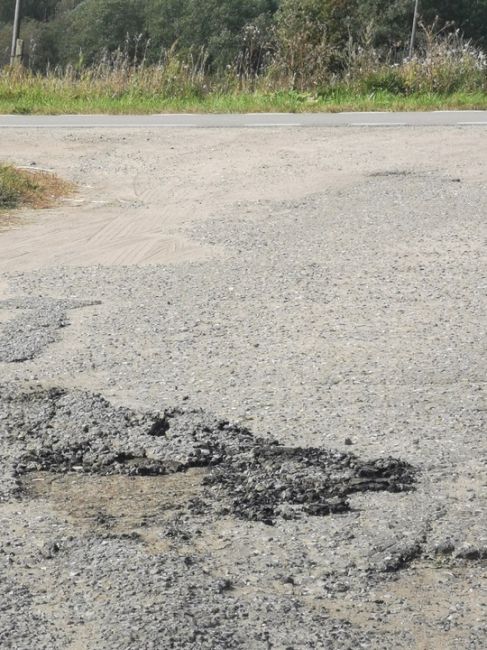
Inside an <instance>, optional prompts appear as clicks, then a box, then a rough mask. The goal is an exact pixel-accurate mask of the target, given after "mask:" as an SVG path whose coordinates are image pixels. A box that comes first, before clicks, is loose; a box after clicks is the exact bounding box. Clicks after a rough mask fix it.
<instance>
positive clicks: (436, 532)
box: [0, 126, 487, 650]
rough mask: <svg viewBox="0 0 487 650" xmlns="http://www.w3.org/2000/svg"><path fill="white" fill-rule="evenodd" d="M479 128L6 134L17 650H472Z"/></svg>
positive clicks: (6, 514)
mask: <svg viewBox="0 0 487 650" xmlns="http://www.w3.org/2000/svg"><path fill="white" fill-rule="evenodd" d="M479 134H480V132H479V131H478V130H475V131H474V130H469V129H467V128H455V127H452V128H450V129H448V130H446V129H441V128H432V129H415V128H409V129H398V128H395V127H392V126H391V127H389V128H388V129H384V130H382V129H378V128H375V129H368V128H365V127H363V128H361V129H340V130H329V129H303V130H301V129H299V128H295V129H286V128H282V129H280V130H279V132H278V133H277V132H276V131H274V130H273V129H260V130H259V131H257V130H255V131H254V130H251V131H249V130H246V131H240V130H238V129H232V130H226V131H224V132H223V131H219V130H218V129H215V130H209V131H206V130H204V129H201V130H194V131H192V132H191V133H189V132H187V131H185V130H184V129H177V130H174V131H169V130H168V131H164V132H162V131H157V132H154V131H151V130H147V131H144V132H142V131H140V130H139V131H137V132H134V131H131V130H124V129H122V130H119V131H117V132H116V133H115V132H112V131H110V130H103V131H97V130H86V131H82V132H77V131H69V130H67V131H62V132H60V131H57V130H55V129H53V130H50V131H49V132H47V131H32V133H31V136H30V137H29V139H28V140H27V139H26V138H25V134H24V133H23V132H20V131H16V130H15V129H12V130H8V131H5V133H4V134H3V135H2V150H3V151H6V152H8V151H12V152H16V153H15V155H16V161H15V162H16V163H18V164H19V165H25V166H29V165H30V164H31V163H32V162H33V161H35V162H36V163H37V165H39V166H42V167H45V168H49V169H53V170H54V171H55V172H56V173H58V174H60V175H61V176H63V177H66V178H69V179H71V180H73V181H74V182H76V183H77V184H78V187H79V193H78V195H77V196H76V197H72V198H70V199H69V201H66V202H65V203H63V205H62V206H60V207H58V208H54V209H49V210H47V211H44V212H42V214H38V213H34V214H30V213H29V214H25V215H22V217H21V218H19V220H18V221H17V220H16V222H15V227H13V228H10V229H9V230H4V231H2V233H1V236H0V298H1V299H0V647H1V648H2V650H3V648H6V649H9V650H10V649H11V650H32V648H36V649H37V648H39V649H43V650H44V649H45V650H100V649H103V650H146V649H147V650H148V649H151V648H153V649H154V650H159V649H160V648H174V649H177V650H186V649H188V648H191V649H193V648H194V649H195V650H215V649H217V650H228V649H232V650H233V649H234V648H235V649H238V650H290V649H293V650H315V649H317V650H322V649H324V650H352V649H353V650H355V649H356V648H365V649H370V650H391V649H392V650H396V649H397V650H411V649H419V650H458V649H459V648H462V649H463V648H466V649H467V650H483V648H484V646H485V638H487V626H486V621H487V616H486V612H487V594H486V588H485V585H486V584H487V536H486V531H487V498H486V486H487V448H486V437H485V431H486V413H487V410H486V399H485V397H486V387H487V385H486V383H485V376H486V371H487V367H486V358H487V357H486V355H485V309H484V306H485V300H484V297H485V277H486V267H485V249H484V242H485V238H486V230H485V225H486V223H485V205H486V204H487V196H486V185H485V159H486V156H487V153H486V146H485V144H486V141H485V140H482V138H481V137H479ZM141 136H142V138H141ZM452 151H454V152H455V155H454V156H452V153H451V152H452Z"/></svg>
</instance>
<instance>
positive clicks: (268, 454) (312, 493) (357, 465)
mask: <svg viewBox="0 0 487 650" xmlns="http://www.w3.org/2000/svg"><path fill="white" fill-rule="evenodd" d="M413 480H414V471H413V469H412V467H411V466H410V465H408V464H407V463H404V462H403V461H400V460H396V459H394V458H384V459H379V460H374V461H362V460H360V459H359V458H357V456H355V455H353V454H344V453H341V452H336V451H331V450H328V449H323V448H313V447H309V448H304V449H303V448H299V447H282V446H279V445H277V444H268V443H267V444H266V443H264V444H262V443H261V444H256V445H255V446H253V447H252V449H250V450H248V451H244V452H238V453H234V454H228V455H225V457H224V459H223V460H222V462H221V463H220V464H218V465H217V466H215V467H213V468H212V471H211V472H210V473H209V475H208V477H207V478H206V481H205V482H206V484H207V485H210V486H212V487H214V488H216V489H221V490H223V492H224V493H226V494H227V495H228V496H229V497H230V498H231V511H232V512H233V513H234V514H236V515H238V516H241V517H243V518H245V519H253V520H260V521H264V522H266V523H272V522H273V520H274V518H275V517H276V516H281V517H284V518H294V517H295V516H297V515H298V514H299V513H301V512H302V513H305V514H308V515H328V514H331V513H339V512H344V511H346V510H348V509H349V503H348V500H347V495H349V494H352V493H354V492H367V491H378V490H387V491H389V492H400V491H404V490H407V489H410V488H411V485H412V483H413Z"/></svg>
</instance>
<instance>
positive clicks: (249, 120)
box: [0, 111, 487, 129]
mask: <svg viewBox="0 0 487 650" xmlns="http://www.w3.org/2000/svg"><path fill="white" fill-rule="evenodd" d="M332 126H345V127H347V126H348V127H351V126H357V127H362V126H363V127H394V126H430V127H434V126H469V127H475V126H480V127H486V126H487V111H434V112H427V113H423V112H413V113H390V112H387V113H379V112H373V113H249V114H243V115H242V114H230V115H228V114H225V115H214V114H204V115H201V114H196V115H194V114H164V115H47V116H41V115H0V128H22V129H26V128H69V129H78V128H151V129H152V128H178V127H184V128H245V127H248V128H259V127H263V128H266V127H332Z"/></svg>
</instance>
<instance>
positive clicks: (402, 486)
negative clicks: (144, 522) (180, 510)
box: [0, 385, 415, 524]
mask: <svg viewBox="0 0 487 650" xmlns="http://www.w3.org/2000/svg"><path fill="white" fill-rule="evenodd" d="M0 389H1V395H2V400H1V403H0V405H1V408H2V412H0V422H3V423H4V424H3V427H4V428H5V431H4V432H3V433H4V435H5V436H6V439H7V443H8V445H9V446H8V450H9V457H7V458H3V464H4V467H3V471H4V472H7V473H8V472H9V471H10V475H11V477H12V480H13V481H14V482H15V487H16V490H17V493H18V494H22V493H23V491H25V485H26V480H28V481H29V483H28V486H29V488H28V489H29V490H33V489H37V490H39V489H41V487H42V483H43V480H42V477H43V476H44V477H45V484H44V488H49V489H50V490H61V492H62V490H63V489H65V490H68V492H71V493H72V492H73V491H76V490H80V491H81V492H82V491H83V485H82V483H83V481H85V479H86V480H88V479H87V478H86V477H91V478H90V479H89V480H90V481H93V478H92V477H98V478H97V480H99V481H102V480H103V477H104V476H113V477H114V478H112V479H110V480H111V481H112V482H113V483H110V480H107V479H105V480H107V484H106V487H107V489H106V490H105V492H106V493H107V494H115V493H117V492H120V494H122V495H124V494H130V490H133V489H134V488H135V489H136V490H142V491H144V490H147V492H150V491H151V490H152V491H153V493H154V494H153V495H151V498H150V499H147V503H148V504H149V505H148V507H156V506H157V508H160V507H162V508H163V507H164V504H165V503H167V498H168V497H167V494H168V492H167V487H168V483H167V482H166V483H165V484H164V481H167V478H165V479H164V480H163V482H162V483H161V482H160V481H159V480H155V478H154V477H156V478H157V477H161V476H162V477H167V476H168V475H171V474H177V475H178V476H180V477H181V476H182V475H185V474H186V475H187V476H190V474H188V472H190V471H192V470H195V468H204V469H205V474H204V476H203V479H202V486H203V489H202V490H201V492H200V493H199V494H198V495H196V496H195V498H194V499H192V500H191V501H190V503H189V504H188V507H189V508H190V510H191V511H192V512H193V513H195V514H198V513H204V512H206V511H208V510H213V511H215V512H217V513H219V514H220V515H229V514H230V515H233V516H236V517H239V518H242V519H248V520H253V521H262V522H264V523H267V524H272V523H273V522H274V520H275V519H276V518H277V517H284V518H288V519H293V518H297V517H301V516H324V515H329V514H331V513H343V512H346V511H348V510H349V509H350V504H349V501H348V496H349V495H350V494H353V493H358V492H371V491H373V492H375V491H384V490H385V491H389V492H403V491H406V490H410V489H412V488H413V485H414V477H415V470H414V468H413V467H412V466H411V465H409V464H408V463H406V462H404V461H401V460H399V459H394V458H380V459H371V460H364V459H360V458H359V457H357V456H355V455H354V454H351V453H343V452H338V451H333V450H330V449H325V448H320V447H306V448H301V447H284V446H282V445H280V444H279V443H278V442H277V441H275V440H269V439H263V438H259V437H257V436H254V435H253V434H252V432H251V431H249V430H248V429H246V428H244V427H241V426H237V425H235V424H231V423H229V422H227V421H222V420H218V419H216V418H215V417H213V416H212V415H210V414H208V413H205V412H203V411H197V410H187V411H184V410H172V411H165V412H164V413H156V412H149V411H135V410H132V409H128V408H122V407H118V408H116V407H114V406H112V405H111V404H110V403H109V402H107V401H106V400H105V399H104V398H103V397H101V396H100V395H97V394H92V393H87V392H83V391H67V390H60V389H51V390H42V389H38V388H37V389H34V390H32V391H27V392H26V391H20V390H18V389H17V387H16V386H12V385H9V386H6V385H4V386H0ZM73 473H74V474H73ZM53 474H54V475H55V474H60V475H64V480H63V481H61V483H58V482H57V480H54V481H53V480H52V478H51V479H49V480H48V477H49V476H50V477H52V475H53ZM33 475H34V476H35V479H34V478H32V476H33ZM26 477H29V479H27V478H26ZM122 477H128V478H122ZM131 477H139V478H140V477H152V478H146V481H148V482H145V481H142V482H140V483H134V482H132V483H131V482H130V481H133V479H132V478H131ZM179 480H181V479H179ZM49 481H50V482H49ZM124 481H125V482H126V485H124V483H123V482H124ZM35 483H38V484H39V485H37V486H36V485H35ZM176 484H177V483H176ZM176 484H175V485H176ZM89 485H90V486H91V485H92V484H91V483H90V484H89ZM87 486H88V483H85V488H87ZM127 486H129V487H127ZM127 490H129V492H128V493H127ZM88 492H89V493H91V494H93V489H92V487H89V489H88ZM170 493H171V490H169V494H170ZM173 493H174V497H171V496H170V497H169V500H170V501H171V500H173V501H174V500H177V496H176V495H177V490H175V488H174V486H173ZM97 498H98V499H102V500H104V499H105V497H102V496H100V497H97ZM80 499H81V500H82V499H83V496H82V494H81V495H80ZM116 501H117V499H116V498H115V500H114V504H113V505H112V506H111V507H112V508H116V507H117V506H116ZM107 503H108V502H107Z"/></svg>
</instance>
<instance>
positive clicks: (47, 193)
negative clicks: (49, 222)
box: [0, 164, 73, 215]
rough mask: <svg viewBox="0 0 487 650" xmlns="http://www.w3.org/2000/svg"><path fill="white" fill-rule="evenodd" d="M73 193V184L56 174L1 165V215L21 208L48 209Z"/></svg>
mask: <svg viewBox="0 0 487 650" xmlns="http://www.w3.org/2000/svg"><path fill="white" fill-rule="evenodd" d="M72 191H73V186H72V184H71V183H69V182H67V181H64V180H62V179H60V178H59V177H58V176H56V175H55V174H51V173H48V172H43V171H38V170H29V169H19V168H17V167H14V166H13V165H7V164H0V215H2V214H5V213H6V212H9V211H11V210H14V209H16V208H21V207H31V208H48V207H51V206H52V205H54V204H55V203H56V201H57V200H58V199H59V198H60V197H61V196H66V195H68V194H70V193H71V192H72Z"/></svg>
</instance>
